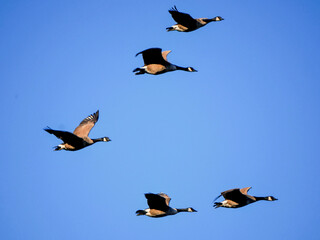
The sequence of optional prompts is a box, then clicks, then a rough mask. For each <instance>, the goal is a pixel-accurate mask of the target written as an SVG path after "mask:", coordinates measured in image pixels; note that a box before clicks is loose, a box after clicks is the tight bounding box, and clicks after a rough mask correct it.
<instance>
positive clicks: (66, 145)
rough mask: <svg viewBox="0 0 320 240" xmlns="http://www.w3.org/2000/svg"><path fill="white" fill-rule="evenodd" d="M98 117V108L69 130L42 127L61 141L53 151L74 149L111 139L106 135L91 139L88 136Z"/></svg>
mask: <svg viewBox="0 0 320 240" xmlns="http://www.w3.org/2000/svg"><path fill="white" fill-rule="evenodd" d="M98 119H99V110H98V111H97V112H96V113H94V114H91V115H90V116H88V117H87V118H85V119H84V120H82V122H81V123H80V124H79V126H78V127H77V128H76V129H75V130H74V131H73V133H71V132H67V131H58V130H53V129H51V128H46V129H44V130H45V131H47V132H48V133H50V134H53V135H55V136H56V137H57V138H59V139H61V140H62V141H63V143H62V144H60V145H58V146H56V147H55V149H54V150H55V151H58V150H63V149H64V150H67V151H76V150H79V149H82V148H85V147H87V146H90V145H92V144H94V143H96V142H109V141H111V140H110V139H109V138H108V137H103V138H96V139H91V138H89V137H88V135H89V133H90V131H91V129H92V128H93V127H94V125H95V124H96V122H97V121H98Z"/></svg>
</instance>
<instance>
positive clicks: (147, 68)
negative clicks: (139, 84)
mask: <svg viewBox="0 0 320 240" xmlns="http://www.w3.org/2000/svg"><path fill="white" fill-rule="evenodd" d="M170 52H171V50H168V51H163V52H162V49H161V48H149V49H146V50H144V51H142V52H139V53H137V54H136V56H138V55H139V54H142V57H143V61H144V66H143V67H141V68H136V69H134V70H133V72H136V73H135V75H139V74H145V73H148V74H153V75H158V74H162V73H165V72H170V71H175V70H183V71H187V72H197V70H195V69H194V68H192V67H179V66H177V65H174V64H171V63H169V62H168V61H167V55H168V54H169V53H170Z"/></svg>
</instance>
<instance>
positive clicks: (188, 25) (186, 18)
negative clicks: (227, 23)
mask: <svg viewBox="0 0 320 240" xmlns="http://www.w3.org/2000/svg"><path fill="white" fill-rule="evenodd" d="M169 13H170V14H171V16H172V18H173V19H174V20H175V21H176V22H177V23H178V24H175V25H173V26H172V27H168V28H166V29H167V31H168V32H170V31H174V30H176V31H179V32H191V31H194V30H196V29H198V28H201V27H203V26H205V25H207V24H208V23H209V22H217V21H222V20H224V19H223V18H222V17H220V16H217V17H214V18H193V17H191V16H190V15H189V14H187V13H182V12H179V11H178V9H177V7H176V6H174V7H173V8H171V9H170V10H169Z"/></svg>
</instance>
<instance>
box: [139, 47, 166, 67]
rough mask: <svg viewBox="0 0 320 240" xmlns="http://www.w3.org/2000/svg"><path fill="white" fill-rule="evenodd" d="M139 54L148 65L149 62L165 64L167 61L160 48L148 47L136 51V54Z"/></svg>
mask: <svg viewBox="0 0 320 240" xmlns="http://www.w3.org/2000/svg"><path fill="white" fill-rule="evenodd" d="M139 54H142V57H143V61H144V65H149V64H161V65H166V64H167V63H168V62H167V61H166V60H165V59H164V57H163V55H162V49H161V48H149V49H146V50H144V51H141V52H139V53H137V54H136V56H138V55H139ZM167 54H168V53H167Z"/></svg>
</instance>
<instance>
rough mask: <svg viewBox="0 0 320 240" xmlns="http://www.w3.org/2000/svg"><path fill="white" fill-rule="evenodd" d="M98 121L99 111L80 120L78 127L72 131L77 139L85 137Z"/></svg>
mask: <svg viewBox="0 0 320 240" xmlns="http://www.w3.org/2000/svg"><path fill="white" fill-rule="evenodd" d="M98 119H99V110H98V111H97V112H96V113H93V114H91V115H90V116H88V117H86V118H85V119H83V120H82V122H81V123H80V124H79V126H78V127H77V128H76V129H75V130H74V131H73V134H75V135H77V136H78V137H81V138H82V137H87V136H88V135H89V133H90V131H91V129H92V128H93V127H94V125H95V124H96V122H97V121H98Z"/></svg>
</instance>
